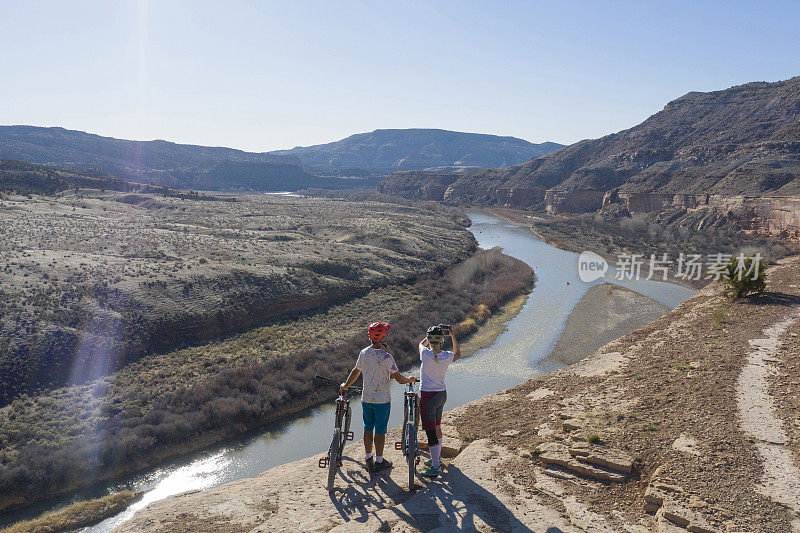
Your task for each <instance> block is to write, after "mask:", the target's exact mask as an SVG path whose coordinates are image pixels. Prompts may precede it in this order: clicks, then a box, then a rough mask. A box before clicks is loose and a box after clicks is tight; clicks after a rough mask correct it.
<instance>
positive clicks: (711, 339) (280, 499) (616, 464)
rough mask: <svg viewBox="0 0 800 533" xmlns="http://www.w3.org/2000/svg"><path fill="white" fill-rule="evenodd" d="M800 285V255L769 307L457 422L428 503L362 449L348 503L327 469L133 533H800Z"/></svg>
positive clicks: (725, 311)
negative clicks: (373, 472) (373, 465)
mask: <svg viewBox="0 0 800 533" xmlns="http://www.w3.org/2000/svg"><path fill="white" fill-rule="evenodd" d="M799 278H800V263H798V258H796V257H795V258H791V259H787V260H785V261H783V262H782V263H781V264H780V265H777V266H775V267H774V268H772V269H771V270H770V272H769V278H768V285H767V292H766V293H765V294H764V295H763V296H761V297H758V298H754V299H752V300H749V301H747V300H745V301H739V302H732V301H730V300H728V299H727V298H726V297H725V296H723V295H721V294H720V287H719V286H718V285H713V286H709V287H707V288H705V289H703V290H702V291H700V292H698V293H697V294H696V295H695V296H694V297H692V298H691V299H689V300H687V301H686V302H684V303H682V304H681V305H680V306H679V307H677V308H676V309H674V310H673V311H671V312H669V313H667V314H666V315H664V316H663V317H661V318H659V319H657V320H656V321H654V322H653V323H651V324H649V325H647V326H645V327H643V328H642V329H640V330H637V331H634V332H633V333H630V334H628V335H625V336H623V337H621V338H620V339H618V340H615V341H613V342H611V343H609V344H607V345H606V346H604V347H603V348H601V349H600V350H599V351H597V352H596V353H595V354H586V355H588V356H589V357H588V358H587V359H585V360H584V361H581V362H579V363H577V364H575V365H572V366H570V367H567V368H563V369H561V370H558V371H556V372H553V373H551V374H548V375H546V376H542V377H538V378H535V379H531V380H530V381H527V382H525V383H523V384H521V385H519V386H517V387H514V388H512V389H509V390H507V391H504V392H501V393H498V394H494V395H491V396H487V397H485V398H482V399H480V400H477V401H475V402H472V403H470V404H467V405H465V406H463V407H460V408H457V409H455V410H453V411H450V412H448V413H446V415H445V418H444V420H443V433H444V435H445V438H444V446H443V450H442V451H443V456H444V457H446V458H447V459H445V468H444V474H443V475H442V476H441V477H440V478H439V479H437V480H435V481H431V482H429V481H427V480H425V479H424V478H421V477H420V478H418V479H417V484H418V486H419V490H418V491H417V492H416V493H415V494H411V493H410V492H408V490H406V482H405V480H404V479H405V475H406V470H405V467H404V465H403V464H402V457H401V456H400V455H399V452H397V451H394V450H393V449H391V448H390V450H389V452H388V454H387V456H388V457H389V459H390V460H392V461H394V462H395V468H394V469H393V471H392V472H391V473H390V474H382V475H380V476H372V477H370V476H369V475H368V474H366V472H365V471H364V468H363V462H362V457H363V455H362V454H363V449H361V445H360V443H355V444H352V445H351V446H350V447H349V448H347V449H346V450H345V460H344V464H343V467H342V470H341V473H340V475H339V477H338V478H337V480H336V489H335V490H334V491H333V492H332V493H330V494H329V493H328V492H327V491H326V490H325V488H324V486H323V482H324V480H323V472H322V471H320V470H319V468H318V467H317V464H316V463H317V460H318V458H319V457H313V458H309V459H304V460H301V461H296V462H294V463H288V464H285V465H282V466H279V467H276V468H273V469H271V470H268V471H266V472H264V473H262V474H261V475H259V476H258V477H255V478H251V479H242V480H239V481H235V482H232V483H228V484H225V485H221V486H219V487H216V488H213V489H209V490H205V491H191V492H187V493H184V494H180V495H176V496H171V497H168V498H166V499H163V500H161V501H157V502H155V503H153V504H151V505H150V506H148V507H146V508H145V509H143V510H141V511H139V512H138V513H137V514H136V515H134V517H133V519H132V520H130V521H129V522H126V523H124V524H123V525H122V526H121V527H120V528H119V530H118V531H121V532H128V531H130V532H133V531H141V530H143V529H147V530H148V531H214V530H216V529H218V528H219V527H220V526H221V525H222V524H224V525H225V527H226V528H227V530H229V531H272V530H283V529H298V528H299V529H303V530H308V529H318V530H325V531H353V530H356V529H357V530H359V531H376V532H377V531H389V530H391V531H404V532H412V531H431V530H451V529H452V530H455V529H463V530H473V531H520V532H522V531H551V530H552V531H564V532H579V531H580V532H597V531H601V532H616V531H632V532H641V533H645V532H649V531H659V532H670V533H680V532H686V531H690V532H693V533H709V532H722V531H790V530H792V529H793V526H794V527H796V523H797V522H796V520H797V515H798V512H800V469H798V465H799V464H800V432H799V431H798V426H797V424H796V413H797V403H798V402H797V401H796V395H794V394H789V393H788V392H789V390H790V389H794V388H796V387H797V384H798V379H797V373H796V372H797V367H798V365H800V337H798V327H800V291H799V290H798V285H797V280H798V279H799ZM398 438H399V436H398V430H397V428H395V429H394V430H393V431H391V432H390V434H389V436H388V438H387V440H388V441H389V442H392V441H395V440H397V439H398ZM298 478H300V479H303V480H305V482H304V483H297V479H298Z"/></svg>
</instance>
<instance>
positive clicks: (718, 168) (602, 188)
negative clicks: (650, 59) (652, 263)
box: [379, 77, 800, 232]
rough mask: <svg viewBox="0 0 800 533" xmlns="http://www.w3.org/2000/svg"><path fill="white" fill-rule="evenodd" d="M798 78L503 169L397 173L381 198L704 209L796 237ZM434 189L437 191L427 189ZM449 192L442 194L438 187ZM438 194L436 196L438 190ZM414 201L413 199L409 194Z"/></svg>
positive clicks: (739, 90)
mask: <svg viewBox="0 0 800 533" xmlns="http://www.w3.org/2000/svg"><path fill="white" fill-rule="evenodd" d="M799 125H800V77H795V78H792V79H789V80H786V81H781V82H776V83H764V82H756V83H748V84H745V85H740V86H737V87H732V88H729V89H725V90H721V91H713V92H709V93H700V92H692V93H689V94H687V95H685V96H682V97H681V98H678V99H676V100H674V101H672V102H670V103H668V104H667V105H666V106H665V107H664V109H663V110H662V111H660V112H658V113H656V114H655V115H653V116H651V117H650V118H648V119H647V120H645V121H644V122H642V123H641V124H639V125H637V126H634V127H633V128H630V129H628V130H624V131H621V132H618V133H614V134H612V135H607V136H605V137H602V138H600V139H595V140H585V141H580V142H578V143H575V144H573V145H571V146H567V147H565V148H563V149H561V150H558V151H555V152H552V153H550V154H547V155H543V156H540V157H537V158H534V159H531V160H530V161H528V162H526V163H524V164H521V165H515V166H511V167H508V168H503V169H486V170H475V171H471V172H466V173H461V174H453V175H450V178H449V179H448V182H447V183H446V184H445V183H443V182H441V181H438V180H439V178H437V177H435V176H433V175H432V174H425V173H415V174H413V175H411V174H409V173H404V172H397V173H394V174H392V175H391V176H389V177H388V178H387V179H386V180H384V181H383V182H382V183H381V184H380V185H379V189H380V190H381V191H382V192H386V193H391V194H400V195H406V196H408V195H411V196H414V195H417V196H418V195H419V193H417V192H414V191H415V189H424V190H425V191H426V193H425V194H426V197H427V199H430V200H442V201H447V202H450V203H454V204H461V205H507V206H516V207H531V206H536V207H542V208H545V209H546V210H547V211H548V212H551V213H563V212H566V213H575V212H591V211H595V210H597V209H600V208H601V207H602V206H603V205H604V204H605V205H608V204H610V203H616V202H622V203H623V204H624V207H625V208H627V209H628V210H629V211H630V212H653V211H659V210H663V209H668V208H669V209H673V208H680V209H684V210H689V209H696V208H705V209H708V210H713V211H714V212H715V215H714V216H727V215H728V214H730V213H733V214H735V215H736V216H745V217H750V218H751V219H752V221H753V222H752V225H757V226H761V227H762V228H763V229H767V230H769V231H772V232H781V231H784V230H789V231H796V230H797V229H798V228H799V227H800V226H798V224H797V219H798V216H800V215H798V213H797V211H796V207H797V205H798V198H800V126H799ZM434 182H436V183H437V186H436V187H431V186H430V185H431V184H432V183H434ZM445 185H446V187H445ZM442 189H443V190H442ZM409 191H411V192H409Z"/></svg>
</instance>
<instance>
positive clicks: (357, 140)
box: [270, 129, 563, 171]
mask: <svg viewBox="0 0 800 533" xmlns="http://www.w3.org/2000/svg"><path fill="white" fill-rule="evenodd" d="M562 146H563V145H561V144H558V143H553V142H545V143H541V144H533V143H530V142H528V141H525V140H522V139H518V138H516V137H499V136H497V135H484V134H478V133H461V132H455V131H447V130H438V129H387V130H375V131H372V132H369V133H359V134H356V135H351V136H350V137H347V138H346V139H342V140H340V141H336V142H332V143H327V144H318V145H315V146H299V147H297V148H292V149H290V150H276V151H274V152H270V153H271V154H274V155H278V156H283V157H286V156H289V157H294V158H296V159H298V160H299V161H300V162H301V163H303V164H304V165H315V166H331V167H362V168H369V169H377V170H388V171H391V170H421V169H428V168H436V169H438V167H445V170H449V169H450V167H454V168H460V169H462V170H463V169H467V168H475V167H477V168H490V167H491V168H493V167H507V166H510V165H516V164H519V163H522V162H523V161H527V160H528V159H530V158H532V157H537V156H540V155H543V154H546V153H549V152H552V151H553V150H558V149H559V148H561V147H562Z"/></svg>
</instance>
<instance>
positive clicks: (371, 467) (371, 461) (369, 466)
mask: <svg viewBox="0 0 800 533" xmlns="http://www.w3.org/2000/svg"><path fill="white" fill-rule="evenodd" d="M364 462H365V463H366V464H367V470H369V471H370V472H372V470H374V469H375V458H374V457H370V458H369V459H367V460H366V461H364Z"/></svg>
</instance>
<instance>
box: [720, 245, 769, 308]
mask: <svg viewBox="0 0 800 533" xmlns="http://www.w3.org/2000/svg"><path fill="white" fill-rule="evenodd" d="M764 267H765V265H764V262H763V261H761V260H760V258H758V259H757V258H756V257H755V256H752V255H749V256H746V257H737V256H734V257H731V259H730V261H728V266H727V270H726V274H727V275H726V278H727V285H728V288H729V289H730V292H731V293H732V295H733V297H734V298H741V297H743V296H747V295H748V294H753V293H762V292H764V288H765V287H766V281H767V274H766V272H764Z"/></svg>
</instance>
